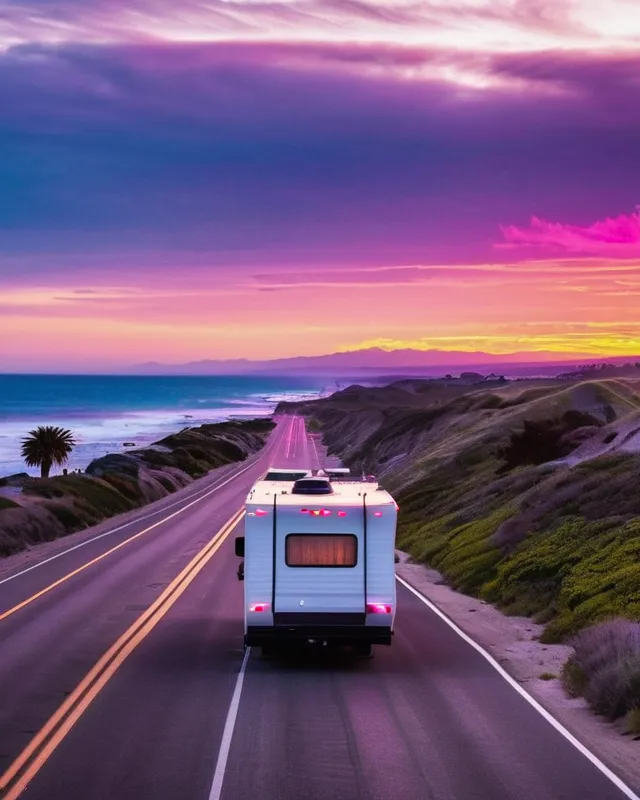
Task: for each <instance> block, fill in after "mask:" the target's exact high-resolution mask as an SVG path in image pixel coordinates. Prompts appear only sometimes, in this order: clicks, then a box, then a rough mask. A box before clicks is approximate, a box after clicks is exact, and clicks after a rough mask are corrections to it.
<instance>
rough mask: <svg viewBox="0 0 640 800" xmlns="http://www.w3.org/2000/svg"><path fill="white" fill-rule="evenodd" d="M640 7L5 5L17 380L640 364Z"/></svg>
mask: <svg viewBox="0 0 640 800" xmlns="http://www.w3.org/2000/svg"><path fill="white" fill-rule="evenodd" d="M639 141H640V3H638V2H637V0H449V1H447V0H171V2H169V0H91V2H87V0H0V370H4V371H21V370H24V371H34V370H36V371H37V370H41V369H46V370H51V369H60V370H69V369H74V370H75V369H77V370H87V369H91V370H95V369H102V368H104V369H109V370H111V369H117V368H118V367H123V366H128V365H130V364H135V363H139V362H143V361H149V360H157V361H166V362H172V363H175V362H181V361H190V360H198V359H202V358H213V359H215V358H236V357H247V358H276V357H282V356H293V355H313V354H320V353H327V352H333V351H336V350H347V349H356V348H362V347H369V346H381V347H385V348H394V347H418V348H423V349H431V348H434V349H445V350H465V351H466V350H468V351H474V350H482V351H485V352H491V353H508V352H519V351H536V350H538V351H542V350H544V351H552V352H556V353H558V354H559V355H561V354H562V355H565V354H573V355H576V356H577V355H585V354H594V355H598V356H607V355H609V356H613V355H639V354H640V315H639V314H638V312H637V309H638V305H639V302H640V205H639V204H640V155H639V152H640V151H639V150H638V142H639Z"/></svg>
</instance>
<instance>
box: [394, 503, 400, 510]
mask: <svg viewBox="0 0 640 800" xmlns="http://www.w3.org/2000/svg"><path fill="white" fill-rule="evenodd" d="M393 505H394V506H395V507H396V511H400V506H399V505H398V504H397V503H394V504H393Z"/></svg>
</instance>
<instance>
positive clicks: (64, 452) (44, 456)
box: [22, 425, 76, 478]
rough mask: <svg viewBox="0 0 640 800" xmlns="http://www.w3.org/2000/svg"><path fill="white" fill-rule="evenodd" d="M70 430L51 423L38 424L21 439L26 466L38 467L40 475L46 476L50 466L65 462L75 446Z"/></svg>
mask: <svg viewBox="0 0 640 800" xmlns="http://www.w3.org/2000/svg"><path fill="white" fill-rule="evenodd" d="M75 444H76V442H75V439H74V438H73V434H72V433H71V431H68V430H65V428H56V427H54V426H53V425H39V426H38V427H37V428H36V429H35V430H34V431H29V435H28V436H27V437H26V439H23V440H22V457H23V458H24V460H25V463H26V465H27V466H28V467H40V477H41V478H48V477H49V472H50V471H51V467H52V466H53V465H54V464H56V465H57V466H60V465H62V464H65V463H66V462H67V460H68V458H69V453H71V451H72V450H73V448H74V447H75Z"/></svg>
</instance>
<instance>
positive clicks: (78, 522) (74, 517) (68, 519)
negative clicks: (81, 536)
mask: <svg viewBox="0 0 640 800" xmlns="http://www.w3.org/2000/svg"><path fill="white" fill-rule="evenodd" d="M45 508H46V509H47V511H49V512H50V513H51V514H53V516H54V517H55V518H56V519H57V520H58V522H60V523H61V524H62V526H63V528H64V529H65V532H66V533H73V532H74V531H79V530H81V529H82V528H84V527H86V524H87V523H86V520H84V519H83V518H82V517H81V516H80V515H79V514H78V513H77V511H75V510H74V509H72V508H70V507H69V506H65V505H61V504H60V503H46V504H45Z"/></svg>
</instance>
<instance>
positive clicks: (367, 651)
mask: <svg viewBox="0 0 640 800" xmlns="http://www.w3.org/2000/svg"><path fill="white" fill-rule="evenodd" d="M371 653H372V646H371V644H357V645H356V655H357V656H358V657H359V658H371Z"/></svg>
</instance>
